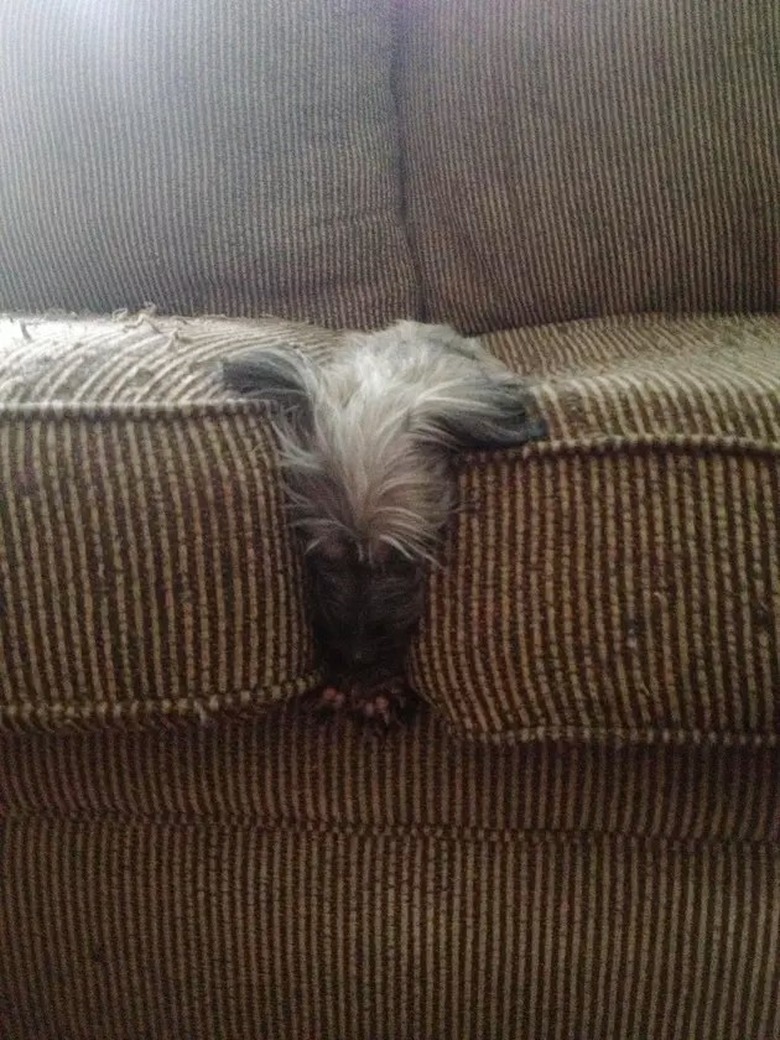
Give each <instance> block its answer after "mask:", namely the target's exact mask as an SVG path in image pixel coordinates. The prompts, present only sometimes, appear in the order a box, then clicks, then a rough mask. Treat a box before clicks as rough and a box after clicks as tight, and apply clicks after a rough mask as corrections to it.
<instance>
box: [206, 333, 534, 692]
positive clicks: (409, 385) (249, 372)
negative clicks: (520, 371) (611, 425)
mask: <svg viewBox="0 0 780 1040" xmlns="http://www.w3.org/2000/svg"><path fill="white" fill-rule="evenodd" d="M225 379H226V382H227V384H228V386H229V387H231V388H232V389H235V390H238V391H240V392H242V393H251V394H253V395H255V396H259V397H260V398H262V399H265V400H268V401H270V402H273V405H274V414H273V422H274V426H275V429H276V433H277V436H278V441H279V450H280V459H281V464H282V466H283V469H284V474H285V484H286V492H287V497H288V501H289V505H290V509H291V514H292V516H291V521H292V523H293V525H294V527H295V529H296V531H297V533H298V536H299V538H300V540H301V544H302V548H303V552H304V558H305V561H306V565H307V569H308V571H309V575H310V578H311V586H312V613H313V618H314V621H315V630H316V631H317V633H318V637H319V639H320V642H321V645H322V649H323V652H324V653H325V656H326V658H329V659H330V660H331V661H333V662H334V664H335V667H336V668H337V669H340V670H341V673H342V674H343V673H345V672H347V673H354V672H355V671H358V672H360V671H365V669H367V668H368V669H371V670H372V674H375V673H377V670H378V672H380V673H382V674H389V673H390V672H393V671H397V670H398V669H399V668H400V667H402V666H403V658H404V657H405V652H406V648H407V645H408V642H409V639H410V638H411V635H412V633H413V631H414V628H415V626H416V623H417V620H418V618H419V615H420V612H421V609H422V575H423V573H424V568H425V564H426V562H428V561H431V560H432V559H433V557H434V554H435V550H436V546H437V542H438V540H439V538H440V535H441V533H442V530H443V528H444V526H445V524H446V521H447V518H448V516H449V515H450V513H451V511H452V509H453V506H454V480H453V477H452V472H451V460H452V458H453V455H454V454H455V453H457V452H458V451H461V450H464V449H490V448H498V447H501V448H506V447H512V446H514V445H519V444H522V443H524V442H526V441H528V440H531V439H533V438H537V437H541V436H544V432H545V431H544V426H543V424H542V422H541V420H540V419H539V418H538V416H537V415H536V410H535V408H534V404H533V398H532V397H531V395H530V393H529V390H528V388H527V386H526V384H524V382H523V381H522V380H520V379H519V378H518V377H517V376H516V375H515V374H513V373H512V372H510V371H509V370H508V369H506V368H505V367H504V366H503V365H501V364H500V363H499V362H498V361H496V360H495V359H494V358H492V357H491V356H490V355H488V354H487V353H486V352H485V351H484V350H483V349H482V348H481V346H480V345H479V343H478V342H477V341H476V340H473V339H465V338H463V337H461V336H459V335H458V334H457V333H456V332H454V331H453V330H452V329H450V328H448V327H446V326H437V325H421V324H418V323H416V322H411V321H403V322H399V323H398V324H396V325H393V326H391V327H390V328H388V329H385V330H383V331H381V332H375V333H366V334H354V335H352V336H349V337H346V338H345V340H344V342H343V344H342V345H341V346H340V347H338V348H336V349H334V350H333V351H331V352H330V353H329V354H328V355H326V356H322V357H314V356H312V355H308V354H306V353H304V352H302V351H300V350H297V349H295V348H291V347H287V346H284V345H280V346H274V347H263V348H262V349H258V350H250V351H248V352H246V353H244V354H242V355H240V356H238V357H237V358H235V359H232V360H230V361H228V362H227V363H226V364H225ZM342 681H343V680H342Z"/></svg>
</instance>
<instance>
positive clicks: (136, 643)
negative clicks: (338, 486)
mask: <svg viewBox="0 0 780 1040" xmlns="http://www.w3.org/2000/svg"><path fill="white" fill-rule="evenodd" d="M274 338H277V339H283V340H285V341H290V342H297V343H299V344H300V345H301V346H302V347H304V348H305V349H312V350H314V349H317V348H318V347H319V348H320V349H334V348H336V349H337V345H338V337H337V336H336V335H335V334H333V333H330V332H326V331H323V330H319V331H318V330H317V329H316V328H315V327H313V326H305V325H304V326H302V325H293V324H286V323H283V322H273V321H265V322H261V323H257V324H255V323H251V322H231V321H226V320H221V321H220V320H202V321H183V320H181V319H175V318H158V317H156V316H154V315H149V314H141V315H139V316H135V317H131V316H127V315H121V316H117V317H116V318H115V319H113V320H112V319H102V320H101V319H85V320H75V321H70V322H68V321H61V322H57V321H53V320H40V321H36V320H28V321H27V322H25V321H24V320H21V319H16V320H13V319H7V320H6V321H5V322H4V323H2V324H0V397H1V398H2V400H3V401H4V404H3V405H2V408H1V409H0V468H1V471H2V483H3V486H4V488H5V489H6V496H5V499H4V510H3V514H2V526H1V527H0V547H2V549H3V552H2V555H1V556H0V588H2V590H3V599H4V602H5V604H6V609H5V611H4V612H3V614H2V615H0V652H1V653H2V658H3V662H4V666H5V667H4V669H3V672H2V673H1V674H0V719H2V721H3V722H5V723H8V724H12V725H16V724H25V723H32V724H37V725H52V724H56V723H57V722H60V721H68V722H90V721H96V720H99V719H115V718H124V717H136V716H149V715H152V716H159V715H163V716H174V715H181V714H193V713H194V714H198V715H203V714H209V713H213V712H216V711H219V710H220V709H228V708H229V709H236V708H246V707H248V706H252V705H258V704H268V703H270V702H273V701H276V700H278V699H280V698H282V697H284V696H287V695H291V694H295V693H299V692H301V691H302V690H304V689H305V688H307V687H309V686H311V685H313V684H314V683H315V682H316V680H317V677H318V673H317V662H316V661H315V660H314V658H313V655H312V642H311V636H310V632H309V628H308V624H307V622H306V619H305V613H304V601H303V592H302V587H301V582H300V572H299V569H298V565H297V558H296V556H295V553H294V550H293V548H292V546H291V544H290V541H289V536H288V532H287V529H286V525H285V520H284V512H283V505H282V495H281V487H280V481H279V475H278V473H277V472H276V470H275V464H274V458H273V445H272V442H271V438H270V431H269V428H268V424H267V421H266V416H265V411H264V406H262V405H260V404H256V403H252V402H251V401H228V400H226V399H225V392H224V390H223V389H222V387H221V385H220V381H219V367H218V366H219V361H220V359H221V358H223V357H225V356H228V355H229V354H230V353H233V352H236V351H238V350H242V349H244V348H246V347H247V346H248V345H249V344H250V343H252V342H263V341H264V340H269V339H274ZM487 342H488V344H489V345H490V346H491V347H492V349H493V350H494V351H495V352H496V354H497V355H499V356H501V357H502V358H503V359H504V360H505V361H506V362H507V363H508V364H510V365H512V366H513V367H515V368H517V369H518V370H520V371H523V372H525V373H527V374H528V375H529V378H532V379H533V381H534V382H533V390H534V393H535V395H536V397H537V400H538V401H539V404H540V407H541V409H542V411H543V412H544V414H545V416H546V418H547V419H548V423H549V427H550V435H551V439H550V440H549V441H546V442H542V443H536V444H533V445H530V446H529V447H527V448H525V449H523V450H521V451H517V452H513V453H492V454H489V455H485V456H481V457H471V458H467V457H464V459H463V462H462V465H461V467H460V476H459V480H460V491H461V494H460V498H461V509H460V511H459V512H458V513H457V515H456V516H455V517H454V519H453V523H452V527H451V530H450V532H449V535H448V537H447V539H446V540H445V543H444V545H443V547H442V560H443V562H444V563H445V564H446V566H444V567H442V568H438V569H436V570H434V571H433V572H432V574H431V576H430V582H429V595H428V606H427V610H426V614H425V617H424V621H423V626H422V630H421V633H420V637H419V639H418V640H417V642H416V644H415V647H414V652H413V659H412V677H413V679H414V681H415V685H416V686H417V688H418V689H419V690H420V691H421V693H422V694H423V695H424V696H425V697H426V698H427V699H428V700H429V701H430V702H431V703H432V705H434V707H435V708H436V710H437V711H438V712H439V713H440V714H441V715H442V716H443V717H444V718H445V719H447V720H448V722H449V724H450V725H451V726H452V727H453V729H454V731H455V732H458V733H461V734H464V735H465V734H468V735H472V736H478V737H486V738H491V739H495V740H529V739H540V738H542V737H552V738H556V739H557V738H559V737H562V736H563V737H567V738H569V739H573V740H586V741H590V740H603V739H609V740H612V741H640V742H643V741H650V742H656V741H676V742H693V743H706V742H716V743H721V744H734V743H736V744H745V743H747V744H762V743H763V744H773V743H775V742H777V740H778V735H779V734H780V709H779V708H778V701H777V690H778V687H779V686H780V549H779V548H778V547H780V532H779V531H778V516H780V347H779V346H778V344H780V321H778V320H777V319H776V318H772V317H769V316H768V317H763V318H762V317H759V316H754V317H752V318H749V319H744V318H720V319H716V318H707V317H701V318H692V319H686V320H677V321H674V320H670V319H666V320H664V319H655V320H651V319H628V320H623V321H617V320H612V321H606V322H600V321H594V322H583V323H579V324H574V325H568V326H557V327H550V328H542V329H538V330H525V331H523V332H515V333H508V334H506V335H503V336H493V337H491V338H489V340H488V341H487ZM532 373H535V374H534V375H532ZM36 401H37V402H42V403H38V404H36V403H35V402H36Z"/></svg>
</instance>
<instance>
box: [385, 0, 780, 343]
mask: <svg viewBox="0 0 780 1040" xmlns="http://www.w3.org/2000/svg"><path fill="white" fill-rule="evenodd" d="M404 12H405V14H404V18H405V25H404V34H405V46H404V54H405V61H404V66H403V73H402V80H401V82H402V92H403V116H404V119H405V131H406V134H407V138H408V152H409V155H408V175H409V181H408V192H409V198H408V213H409V217H410V226H411V231H412V240H413V243H414V246H415V247H416V249H417V250H418V252H419V265H420V272H421V275H422V278H423V283H424V291H425V294H426V300H427V305H428V311H427V317H429V318H432V319H442V318H446V319H448V320H453V319H454V320H457V321H458V322H459V323H460V325H461V326H463V327H465V328H467V329H469V330H472V331H487V330H491V329H499V328H510V327H514V326H517V325H521V324H530V323H541V322H550V321H557V320H563V319H570V318H577V317H582V316H592V315H599V314H607V313H613V314H614V313H623V312H635V311H661V310H663V311H691V310H705V311H709V310H718V311H723V310H767V309H774V308H777V307H778V306H780V272H778V258H779V256H780V251H778V248H777V242H778V239H779V238H780V207H778V198H780V137H778V132H777V114H778V112H780V7H779V6H778V5H777V4H776V2H775V0H744V2H742V3H734V2H733V0H628V2H625V0H589V2H583V0H522V3H518V2H517V0H490V2H489V3H487V2H486V0H410V2H409V3H406V4H405V5H404Z"/></svg>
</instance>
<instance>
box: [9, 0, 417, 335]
mask: <svg viewBox="0 0 780 1040" xmlns="http://www.w3.org/2000/svg"><path fill="white" fill-rule="evenodd" d="M390 7H391V5H390V3H389V0H377V2H375V3H372V4H369V5H367V4H365V3H361V2H360V0H341V2H338V3H335V2H334V0H285V3H277V2H274V0H259V2H258V0H231V2H230V3H223V4H215V3H213V2H212V0H158V2H156V3H154V4H145V3H140V4H139V3H132V4H102V3H69V4H52V3H47V2H45V0H34V2H31V3H24V4H11V5H9V4H4V5H3V8H2V11H0V96H2V98H3V104H2V106H0V212H2V214H3V218H2V221H3V223H2V234H1V235H0V308H9V309H20V308H22V309H24V308H32V309H45V308H48V307H55V306H61V307H65V308H68V309H71V308H73V309H76V310H78V309H81V308H87V309H90V310H93V311H111V310H113V309H114V308H115V307H124V306H131V307H140V306H142V305H143V304H144V302H145V301H148V300H153V301H155V302H156V303H158V304H159V305H160V307H161V308H164V309H165V310H168V311H180V312H182V313H204V312H217V313H222V312H227V313H230V314H245V315H246V314H261V313H263V312H269V311H270V312H273V313H279V314H286V315H295V316H305V317H307V318H309V319H312V320H319V321H322V322H326V323H335V324H337V325H338V324H357V325H364V324H365V325H371V324H375V323H381V322H383V321H385V320H386V319H388V318H390V317H393V316H397V315H399V314H407V313H411V311H412V310H413V309H414V301H413V298H412V291H411V285H412V276H411V268H410V264H409V261H408V255H407V247H406V244H405V237H404V235H403V234H402V232H401V222H400V217H399V198H398V192H399V185H398V156H397V147H396V146H397V140H398V135H397V132H396V127H395V114H394V113H395V109H394V104H393V98H392V95H391V90H390V68H391V63H392V41H391V38H390Z"/></svg>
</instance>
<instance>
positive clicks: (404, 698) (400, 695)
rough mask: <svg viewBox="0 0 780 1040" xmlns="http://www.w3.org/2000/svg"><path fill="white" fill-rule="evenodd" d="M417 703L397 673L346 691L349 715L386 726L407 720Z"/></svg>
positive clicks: (354, 686)
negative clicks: (347, 692)
mask: <svg viewBox="0 0 780 1040" xmlns="http://www.w3.org/2000/svg"><path fill="white" fill-rule="evenodd" d="M417 703H418V700H417V696H416V695H415V693H414V692H413V690H412V689H411V687H410V686H409V684H408V683H407V682H406V680H405V679H403V678H402V677H400V676H399V677H395V678H392V679H385V680H383V681H382V682H378V683H376V684H370V685H363V684H361V683H356V684H355V685H353V686H352V687H351V688H350V690H349V697H348V705H347V707H348V710H349V711H350V713H351V714H352V715H355V716H357V717H358V718H360V719H364V720H365V721H366V722H369V723H372V724H374V725H375V726H377V727H379V728H381V729H385V728H388V727H390V726H395V725H398V724H400V723H403V722H408V721H409V720H410V719H411V717H412V716H413V715H414V712H415V709H416V707H417Z"/></svg>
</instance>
